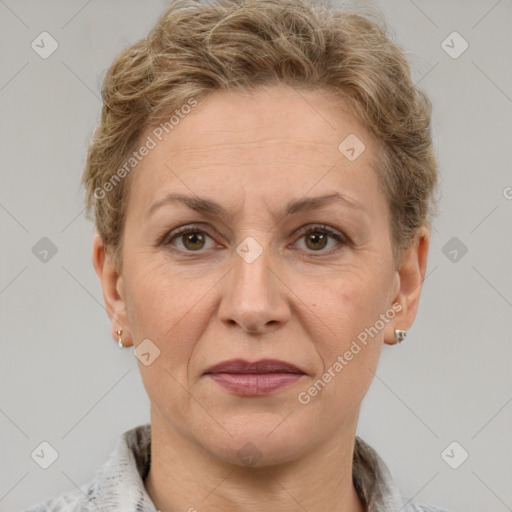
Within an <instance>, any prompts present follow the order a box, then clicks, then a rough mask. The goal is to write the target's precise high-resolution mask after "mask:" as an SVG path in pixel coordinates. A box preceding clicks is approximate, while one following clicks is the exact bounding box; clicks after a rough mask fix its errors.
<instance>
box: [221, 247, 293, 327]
mask: <svg viewBox="0 0 512 512" xmlns="http://www.w3.org/2000/svg"><path fill="white" fill-rule="evenodd" d="M241 246H242V248H243V244H241ZM249 247H250V251H249V257H247V254H248V253H247V252H246V253H244V252H243V250H241V251H240V252H237V251H234V252H233V269H232V271H231V272H229V273H228V276H227V278H226V280H225V282H224V290H223V296H222V302H221V305H220V308H219V317H220V319H221V320H222V321H223V322H225V323H227V324H229V325H231V326H233V325H238V326H239V327H240V328H242V329H243V330H244V331H246V332H248V333H253V334H264V333H266V332H271V331H273V330H275V329H278V328H279V327H281V326H282V325H283V324H284V323H286V322H287V321H288V319H289V317H290V307H289V305H288V303H287V297H288V296H289V295H288V293H287V290H288V289H287V287H286V285H285V284H284V282H283V281H284V279H283V278H282V277H281V276H280V275H279V270H278V265H276V262H275V261H274V260H273V257H272V254H271V249H270V248H269V247H268V246H267V247H265V248H264V249H263V251H262V252H261V254H259V255H258V256H257V257H256V259H253V258H254V255H255V254H254V251H256V247H258V246H257V245H256V244H255V243H254V239H252V244H251V242H250V243H249ZM259 247H261V248H262V247H263V246H262V245H260V246H259ZM246 248H247V246H246ZM239 249H240V246H239ZM260 250H261V249H258V250H257V252H256V254H257V253H258V252H259V251H260ZM251 252H252V255H251V254H250V253H251ZM251 256H252V257H251Z"/></svg>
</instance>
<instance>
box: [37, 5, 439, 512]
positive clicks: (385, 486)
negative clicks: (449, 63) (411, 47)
mask: <svg viewBox="0 0 512 512" xmlns="http://www.w3.org/2000/svg"><path fill="white" fill-rule="evenodd" d="M103 102H104V106H103V112H102V118H101V122H100V125H99V127H98V128H97V130H96V133H95V137H94V140H93V142H92V145H91V147H90V148H89V154H88V159H87V164H86V169H85V173H84V178H83V182H84V185H85V188H86V191H87V207H88V209H89V211H92V212H93V214H94V219H95V223H96V227H97V231H98V234H97V235H96V236H95V239H94V242H93V262H94V267H95V269H96V272H97V274H98V276H99V279H100V281H101V286H102V289H103V296H104V301H105V305H106V309H107V311H108V313H109V317H110V319H111V323H112V335H113V337H114V339H115V340H116V341H117V342H118V343H119V346H120V347H133V349H132V350H134V353H135V355H136V356H137V359H138V365H139V368H140V371H141V375H142V379H143V382H144V386H145V389H146V391H147V393H148V396H149V399H150V403H151V424H150V425H142V426H139V427H137V428H134V429H132V430H130V431H128V432H125V433H124V435H123V436H122V438H121V440H120V442H119V444H118V446H117V447H116V449H115V451H114V452H113V453H112V455H111V457H110V459H109V460H108V461H107V462H106V463H105V465H103V466H102V467H101V468H100V469H99V470H98V471H97V473H96V474H95V476H94V478H93V479H92V480H91V482H89V484H88V485H87V486H86V487H82V489H85V490H84V491H80V490H75V491H69V492H65V493H62V494H61V495H59V496H57V497H56V498H54V499H52V500H50V501H48V502H46V503H43V504H40V505H38V506H35V507H33V508H31V509H30V510H32V511H37V510H123V511H129V510H134V511H135V510H143V511H150V510H156V509H158V510H161V511H174V510H188V511H195V510H198V511H227V510H272V511H288V510H308V511H316V510H329V511H335V510H343V511H345V512H356V511H357V512H361V511H398V510H404V511H409V512H410V511H419V510H421V511H427V510H431V511H433V510H437V511H438V510H441V509H439V508H435V507H427V506H420V505H415V504H414V503H412V502H411V501H408V500H407V499H406V498H404V497H403V496H402V495H401V493H400V491H399V488H398V487H397V485H396V484H395V483H394V482H393V481H392V479H391V476H390V474H389V472H388V470H387V468H386V466H385V464H384V463H383V461H382V460H381V459H380V458H379V456H378V455H377V454H376V452H375V451H374V450H373V449H372V448H371V447H370V446H368V445H367V444H365V443H364V442H363V441H362V440H361V439H359V438H357V437H356V426H357V419H358V415H359V408H360V405H361V401H362V399H363V397H364V396H365V394H366V392H367V390H368V388H369V386H370V383H371V380H372V377H373V374H374V371H375V370H376V368H377V364H378V360H379V355H380V352H381V349H382V346H383V344H384V343H385V344H389V345H392V344H398V343H400V342H401V341H402V340H403V339H404V337H405V336H406V332H407V329H409V328H410V327H411V325H412V323H413V321H414V319H415V316H416V312H417V308H418V303H419V298H420V292H421V288H422V282H423V279H424V276H425V270H426V265H427V253H428V247H429V241H430V234H429V233H430V229H429V226H430V218H431V216H432V215H433V213H434V193H435V188H436V183H437V168H436V162H435V159H434V156H433V150H432V141H431V136H430V109H431V107H430V102H429V100H428V99H427V98H426V96H425V95H424V94H423V93H422V92H421V91H420V90H418V89H417V88H416V87H415V86H414V84H413V83H412V81H411V77H410V73H409V68H408V65H407V61H406V59H405V57H404V54H403V52H402V51H401V50H400V49H399V48H398V47H397V46H396V45H395V44H394V43H392V42H391V41H390V40H389V39H388V36H387V35H386V31H385V27H384V26H383V24H382V22H381V21H379V20H378V19H373V18H372V16H371V15H369V14H361V13H360V14H357V13H354V12H350V11H348V10H337V9H335V8H327V7H320V6H319V5H316V4H314V3H309V2H307V0H299V1H298V0H293V1H288V0H287V1H283V0H247V1H244V2H240V1H238V0H222V1H220V2H218V3H216V4H214V5H207V4H200V3H197V2H194V1H192V0H184V1H180V2H175V3H173V4H172V5H171V6H170V7H169V9H168V10H166V11H165V12H164V13H163V14H162V16H161V17H160V19H159V20H158V22H157V23H156V26H155V27H154V28H153V29H152V30H151V32H150V33H149V35H148V36H147V38H146V39H143V40H142V41H139V42H138V43H136V44H134V45H133V46H131V47H130V48H128V49H126V50H125V51H124V52H123V53H122V54H121V55H120V56H119V57H118V58H117V60H116V61H115V62H114V63H113V65H112V66H111V68H110V69H109V71H108V73H107V76H106V78H105V82H104V86H103Z"/></svg>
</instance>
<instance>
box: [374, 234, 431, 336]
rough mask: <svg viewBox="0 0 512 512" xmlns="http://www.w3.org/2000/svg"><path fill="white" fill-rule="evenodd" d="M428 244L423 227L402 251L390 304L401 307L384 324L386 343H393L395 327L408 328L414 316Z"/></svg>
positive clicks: (428, 238)
mask: <svg viewBox="0 0 512 512" xmlns="http://www.w3.org/2000/svg"><path fill="white" fill-rule="evenodd" d="M429 245H430V232H429V230H428V229H427V228H426V227H423V228H421V229H420V231H419V233H418V235H417V236H416V238H415V241H414V242H413V244H412V245H411V246H410V247H409V248H408V249H407V250H406V251H404V254H403V257H402V261H401V263H400V266H399V268H398V270H397V271H396V275H395V290H394V293H393V295H394V299H393V301H392V304H400V306H401V309H400V311H398V312H397V313H396V315H395V317H394V319H393V321H392V322H389V323H388V324H387V326H386V331H385V334H384V342H385V343H387V344H388V345H394V344H395V329H402V330H408V329H409V328H410V327H411V326H412V324H413V322H414V319H415V318H416V313H417V311H418V306H419V303H420V295H421V289H422V286H423V281H424V279H425V273H426V270H427V256H428V248H429ZM394 309H395V308H394ZM396 309H398V308H396ZM396 309H395V311H396Z"/></svg>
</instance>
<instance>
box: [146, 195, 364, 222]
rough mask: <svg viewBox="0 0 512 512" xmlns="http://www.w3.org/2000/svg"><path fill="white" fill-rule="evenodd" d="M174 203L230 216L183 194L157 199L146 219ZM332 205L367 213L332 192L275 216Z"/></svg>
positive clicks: (201, 199)
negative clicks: (161, 208) (335, 204)
mask: <svg viewBox="0 0 512 512" xmlns="http://www.w3.org/2000/svg"><path fill="white" fill-rule="evenodd" d="M175 202H181V203H183V204H185V205H186V206H188V207H189V208H190V209H192V210H195V211H196V212H200V213H206V214H210V215H217V216H219V217H229V216H230V213H229V212H228V211H227V210H225V209H224V208H223V207H222V206H221V205H220V204H218V203H216V202H215V201H213V200H211V199H207V198H204V197H197V196H195V197H194V196H187V195H184V194H167V195H166V196H165V197H163V198H161V199H159V200H158V201H156V202H155V203H153V204H152V205H151V206H150V207H149V208H148V210H147V212H146V217H149V216H150V215H151V214H152V213H154V212H155V210H157V209H159V208H160V207H162V206H165V205H168V204H172V203H175ZM333 203H338V204H341V205H342V206H345V207H348V208H351V209H355V210H358V211H361V212H363V213H367V211H366V208H365V207H364V206H363V205H362V204H361V203H360V202H358V201H356V200H354V199H351V198H349V197H347V196H345V195H343V194H340V193H339V192H334V193H332V194H328V195H323V196H317V197H306V198H303V199H299V200H292V201H290V202H288V203H287V204H286V205H285V206H284V208H282V209H281V210H280V211H279V212H277V213H276V216H277V217H281V216H285V215H294V214H296V213H300V212H307V211H311V210H315V209H318V208H321V207H323V206H328V205H329V204H333Z"/></svg>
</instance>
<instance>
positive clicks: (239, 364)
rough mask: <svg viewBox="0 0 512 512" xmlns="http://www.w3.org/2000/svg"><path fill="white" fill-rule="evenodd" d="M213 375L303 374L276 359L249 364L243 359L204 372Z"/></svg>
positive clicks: (224, 363) (223, 363) (219, 364)
mask: <svg viewBox="0 0 512 512" xmlns="http://www.w3.org/2000/svg"><path fill="white" fill-rule="evenodd" d="M215 373H236V374H244V373H251V374H258V373H297V374H304V372H303V371H301V370H299V369H298V368H297V367H296V366H294V365H293V364H291V363H287V362H285V361H279V360H277V359H261V360H259V361H254V362H252V363H251V362H249V361H245V360H244V359H230V360H229V361H223V362H222V363H218V364H216V365H214V366H212V367H210V368H208V370H206V372H205V374H215Z"/></svg>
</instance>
